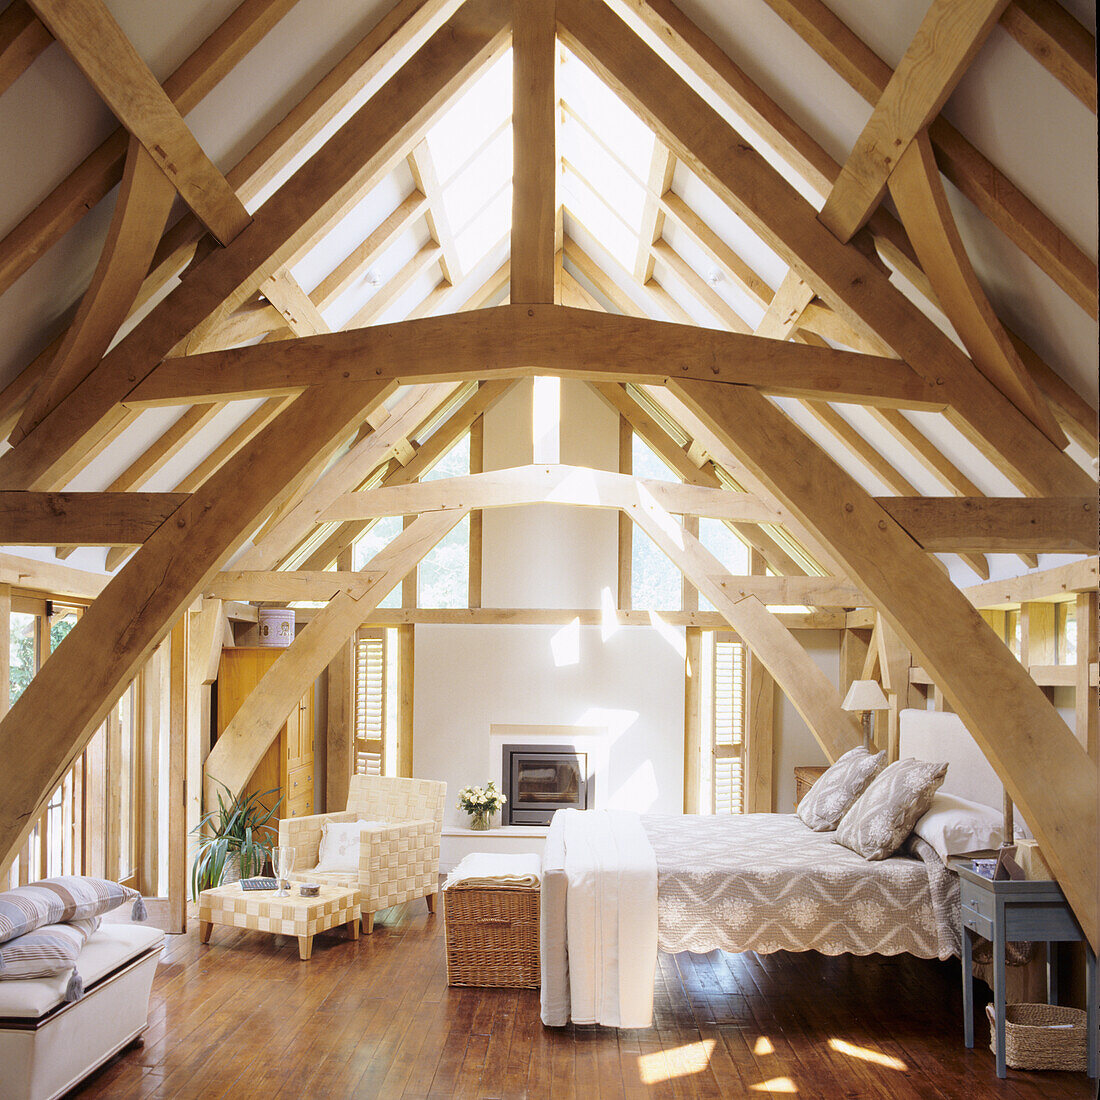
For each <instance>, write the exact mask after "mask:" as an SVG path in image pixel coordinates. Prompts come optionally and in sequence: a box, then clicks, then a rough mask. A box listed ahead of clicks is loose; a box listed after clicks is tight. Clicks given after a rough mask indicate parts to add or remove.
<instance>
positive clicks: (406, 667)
mask: <svg viewBox="0 0 1100 1100" xmlns="http://www.w3.org/2000/svg"><path fill="white" fill-rule="evenodd" d="M415 630H416V627H415V626H413V625H412V623H406V624H404V625H402V626H399V627H398V628H397V681H398V695H397V774H398V775H401V776H412V773H413V675H414V663H415V651H416V642H415V634H414V631H415Z"/></svg>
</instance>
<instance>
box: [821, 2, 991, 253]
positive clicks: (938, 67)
mask: <svg viewBox="0 0 1100 1100" xmlns="http://www.w3.org/2000/svg"><path fill="white" fill-rule="evenodd" d="M1007 4H1008V0H932V3H931V5H930V6H929V8H928V10H927V12H925V16H924V19H923V20H922V21H921V25H920V26H919V27H918V28H917V32H916V34H915V35H914V36H913V41H912V42H910V43H909V47H908V49H906V51H905V53H904V55H903V56H902V59H901V61H900V62H899V63H898V67H897V68H896V69H895V70H894V73H893V75H892V76H891V77H890V80H889V81H888V82H887V84H886V87H885V88H884V89H883V90H882V95H881V96H880V97H879V100H878V102H877V103H876V104H875V109H874V111H872V112H871V117H870V118H869V119H868V120H867V124H866V125H865V126H864V128H863V132H862V133H861V134H860V135H859V137H858V138H857V139H856V143H855V147H854V148H853V150H852V152H851V154H850V155H849V157H848V159H847V161H845V163H844V166H843V167H842V168H841V170H840V175H839V176H837V179H836V183H835V184H833V188H832V190H831V191H830V192H829V196H828V198H827V199H826V200H825V205H824V206H823V207H822V209H821V212H820V213H819V214H818V217H819V218H820V219H821V221H822V222H823V223H824V224H825V225H827V226H828V227H829V229H831V230H832V232H833V234H834V235H835V236H836V237H837V239H838V240H841V241H847V240H850V239H851V237H852V235H853V234H854V233H855V232H856V230H857V229H859V228H860V226H862V225H863V224H864V222H866V221H867V219H868V218H869V217H870V216H871V212H872V211H873V210H874V209H875V208H876V207H877V206H878V204H879V201H880V200H881V199H882V196H883V194H884V193H885V191H886V181H887V179H888V178H889V177H890V173H891V172H892V171H893V170H894V166H895V165H896V164H897V163H898V158H899V156H901V155H902V154H903V153H904V152H905V150H906V148H907V147H908V145H909V143H910V142H911V141H912V140H913V138H914V137H915V136H916V135H917V134H918V133H920V131H921V130H923V129H924V127H925V126H927V125H928V123H929V122H931V121H932V119H934V118H935V117H936V116H937V115H938V114H939V112H940V108H941V107H942V106H943V105H944V103H946V102H947V97H948V96H949V95H950V94H951V92H952V91H953V90H954V88H955V85H956V83H958V81H959V79H960V77H961V76H962V75H963V73H964V72H966V69H967V67H968V66H969V64H970V62H971V61H972V60H973V59H974V57H975V56H976V55H977V53H978V50H979V49H980V48H981V46H982V44H983V43H984V42H985V40H986V38H987V37H988V36H989V32H990V31H991V30H992V29H993V27H994V25H995V24H996V22H997V20H998V19H999V18H1000V15H1001V12H1002V11H1003V10H1004V9H1005V7H1006V6H1007ZM902 224H904V219H903V222H902ZM910 236H912V234H911V233H910Z"/></svg>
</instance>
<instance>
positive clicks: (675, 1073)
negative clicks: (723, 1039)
mask: <svg viewBox="0 0 1100 1100" xmlns="http://www.w3.org/2000/svg"><path fill="white" fill-rule="evenodd" d="M714 1045H715V1040H714V1039H700V1040H699V1041H698V1042H697V1043H685V1044H684V1046H681V1047H674V1048H672V1049H671V1050H657V1051H654V1052H653V1053H652V1054H639V1055H638V1073H639V1075H640V1076H641V1079H642V1084H643V1085H659V1084H660V1083H661V1082H662V1081H670V1080H672V1078H674V1077H688V1076H691V1075H692V1074H696V1073H700V1072H701V1071H702V1070H704V1069H706V1067H707V1065H708V1064H709V1063H710V1056H711V1053H712V1052H713V1050H714Z"/></svg>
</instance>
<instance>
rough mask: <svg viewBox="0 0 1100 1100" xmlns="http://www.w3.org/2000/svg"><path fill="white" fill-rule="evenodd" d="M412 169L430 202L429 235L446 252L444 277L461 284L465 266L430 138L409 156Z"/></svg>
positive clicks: (428, 211) (426, 211) (441, 260)
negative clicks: (436, 169) (437, 170)
mask: <svg viewBox="0 0 1100 1100" xmlns="http://www.w3.org/2000/svg"><path fill="white" fill-rule="evenodd" d="M409 169H410V170H411V171H412V175H413V183H414V184H415V186H416V188H417V190H419V191H420V192H422V193H423V194H424V196H425V197H426V200H427V207H426V209H425V211H424V215H425V217H426V218H427V221H428V232H429V233H430V234H431V235H432V240H433V241H435V243H436V244H437V245H439V247H440V248H441V249H442V251H443V255H442V257H441V258H440V261H439V266H440V268H442V270H443V278H444V279H446V280H447V281H448V282H449V283H452V284H454V283H457V282H458V281H459V280H460V279H461V278H462V263H461V262H460V260H459V258H458V248H457V246H456V245H455V235H454V231H453V230H452V228H451V223H450V219H449V218H448V217H447V207H446V203H445V201H444V199H443V188H442V187H441V186H440V183H439V179H438V177H437V176H436V171H435V163H434V161H433V160H432V151H431V150H430V149H429V148H428V142H427V140H426V139H425V140H424V141H422V142H420V144H419V145H417V146H416V148H415V149H413V151H412V152H411V153H410V154H409Z"/></svg>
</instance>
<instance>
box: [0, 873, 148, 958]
mask: <svg viewBox="0 0 1100 1100" xmlns="http://www.w3.org/2000/svg"><path fill="white" fill-rule="evenodd" d="M140 899H141V895H140V894H139V893H138V892H137V891H136V890H131V889H130V888H129V887H128V886H119V884H118V883H117V882H110V881H109V880H107V879H102V878H90V877H88V876H85V875H59V876H58V877H57V878H47V879H43V880H42V881H41V882H32V883H31V884H30V885H29V886H17V887H16V888H15V889H14V890H8V891H6V892H5V893H2V894H0V943H6V942H7V941H8V940H13V939H15V938H16V936H25V935H26V934H27V933H28V932H33V931H34V930H35V929H36V928H41V927H42V926H43V925H46V924H65V923H67V922H69V921H74V920H84V919H86V918H88V917H97V916H99V915H100V914H101V913H108V912H110V911H111V910H112V909H117V908H118V906H120V905H121V904H122V903H123V902H124V901H133V902H134V903H135V909H137V908H138V906H137V902H138V901H140ZM134 917H135V919H141V918H140V917H139V915H138V913H137V912H135V914H134Z"/></svg>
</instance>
